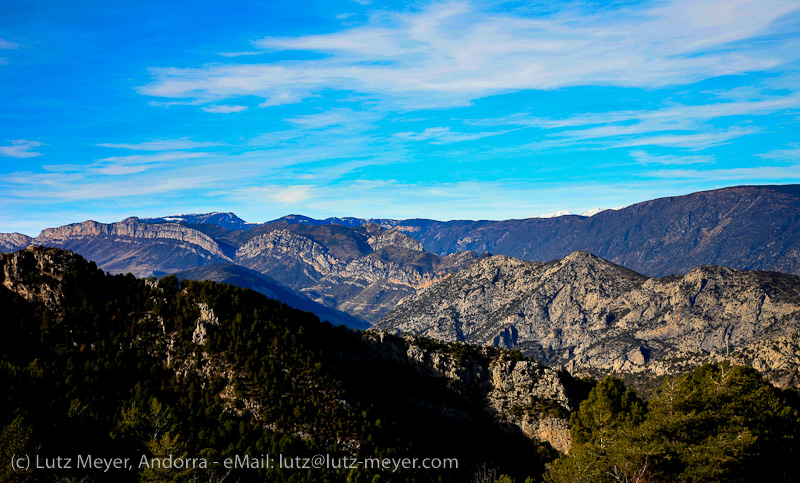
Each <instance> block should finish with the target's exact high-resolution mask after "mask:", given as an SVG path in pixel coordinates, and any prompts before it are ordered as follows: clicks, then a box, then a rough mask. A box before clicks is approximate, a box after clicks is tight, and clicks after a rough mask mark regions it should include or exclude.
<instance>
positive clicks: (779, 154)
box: [757, 144, 800, 161]
mask: <svg viewBox="0 0 800 483" xmlns="http://www.w3.org/2000/svg"><path fill="white" fill-rule="evenodd" d="M757 156H758V157H760V158H762V159H771V160H775V161H800V145H798V144H790V145H789V149H773V150H772V151H768V152H766V153H762V154H758V155H757Z"/></svg>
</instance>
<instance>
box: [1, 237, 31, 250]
mask: <svg viewBox="0 0 800 483" xmlns="http://www.w3.org/2000/svg"><path fill="white" fill-rule="evenodd" d="M31 242H33V238H31V237H29V236H28V235H23V234H22V233H0V253H9V252H15V251H17V250H20V249H22V248H25V247H27V246H28V245H30V244H31Z"/></svg>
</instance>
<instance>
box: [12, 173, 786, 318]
mask: <svg viewBox="0 0 800 483" xmlns="http://www.w3.org/2000/svg"><path fill="white" fill-rule="evenodd" d="M31 243H34V244H43V245H50V246H58V247H62V248H66V249H70V250H74V251H76V252H77V253H80V254H82V255H84V256H86V257H87V258H89V259H91V260H94V261H96V262H97V263H98V264H99V266H100V267H102V268H103V269H105V270H108V271H111V272H112V273H125V272H131V273H134V274H135V275H137V276H151V275H155V276H163V275H166V274H169V273H176V272H179V271H184V270H190V269H193V268H198V267H203V266H206V265H214V264H219V263H235V264H238V265H241V266H243V267H245V268H249V269H252V270H256V271H258V272H260V273H262V274H264V275H267V276H269V277H272V278H273V279H274V280H276V281H277V282H279V283H281V284H283V285H285V286H287V287H288V288H289V289H292V290H294V291H297V292H300V293H303V294H305V295H306V296H308V297H310V298H311V299H313V300H314V301H315V302H317V303H320V304H323V305H325V306H328V307H330V308H334V309H337V310H342V311H345V312H348V313H350V315H352V316H355V317H359V318H362V319H364V320H367V321H375V320H377V319H378V318H380V317H381V316H383V315H384V314H386V313H387V312H388V311H389V310H391V309H392V308H393V307H394V305H395V304H396V303H397V302H398V301H399V300H401V299H402V298H403V297H405V296H407V295H410V294H413V293H415V292H416V291H418V290H420V289H421V288H423V287H426V286H428V285H430V284H431V283H434V282H436V281H439V280H442V279H444V278H445V277H447V276H449V275H450V274H452V273H453V272H454V271H455V270H457V269H459V268H463V267H465V266H466V265H467V264H468V263H470V262H471V261H472V259H474V258H475V256H474V255H473V254H471V253H470V252H474V253H485V252H491V253H494V254H504V255H507V256H513V257H515V258H520V259H526V260H538V261H547V260H554V259H558V258H560V257H564V256H566V255H567V254H569V253H571V252H573V251H588V252H590V253H593V254H595V255H598V256H601V257H603V258H605V259H607V260H609V261H612V262H614V263H617V264H620V265H623V266H625V267H627V268H629V269H633V270H636V271H638V272H640V273H643V274H645V275H648V276H666V275H670V274H673V273H688V272H689V271H690V270H692V269H693V268H695V267H697V266H701V265H721V266H727V267H731V268H736V269H747V270H754V269H756V270H775V271H783V272H786V273H794V274H800V185H786V186H739V187H731V188H724V189H719V190H712V191H705V192H698V193H692V194H689V195H684V196H676V197H669V198H660V199H657V200H651V201H646V202H642V203H637V204H634V205H631V206H628V207H625V208H622V209H618V210H605V211H602V212H600V213H597V214H595V215H594V216H592V217H585V216H578V215H568V216H557V217H553V218H528V219H521V220H504V221H486V220H483V221H466V220H461V221H448V222H441V221H434V220H421V219H416V220H391V219H361V218H328V219H325V220H315V219H313V218H309V217H304V216H302V215H288V216H285V217H283V218H280V219H277V220H273V221H270V222H267V223H264V224H251V223H247V222H244V221H243V220H241V219H240V218H238V217H236V215H234V214H232V213H208V214H192V215H175V216H168V217H162V218H149V219H137V218H135V217H131V218H128V219H126V220H124V221H122V222H118V223H111V224H103V223H97V222H92V221H87V222H84V223H78V224H73V225H67V226H64V227H60V228H54V229H47V230H44V231H43V232H42V234H40V235H39V236H38V237H36V238H29V237H27V236H25V235H20V234H2V235H0V250H2V251H6V252H8V251H13V250H16V249H20V248H24V247H25V246H27V245H29V244H31ZM423 250H424V251H423ZM420 253H424V255H420ZM460 253H467V254H466V255H454V257H453V258H450V257H449V255H451V254H460Z"/></svg>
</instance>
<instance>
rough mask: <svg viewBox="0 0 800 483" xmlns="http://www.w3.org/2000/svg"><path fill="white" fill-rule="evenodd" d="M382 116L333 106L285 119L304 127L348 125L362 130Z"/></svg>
mask: <svg viewBox="0 0 800 483" xmlns="http://www.w3.org/2000/svg"><path fill="white" fill-rule="evenodd" d="M382 117H383V116H382V115H381V114H379V113H376V112H371V111H355V110H353V109H348V108H335V109H329V110H327V111H323V112H320V113H317V114H307V115H300V116H294V117H290V118H287V119H286V121H287V122H289V123H291V124H293V125H295V126H299V127H302V128H306V129H320V128H328V127H331V126H341V127H348V128H349V129H350V130H358V131H359V132H362V131H364V130H366V129H369V128H371V127H372V125H373V123H374V122H376V121H378V120H380V119H381V118H382Z"/></svg>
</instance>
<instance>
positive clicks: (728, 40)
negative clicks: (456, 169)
mask: <svg viewBox="0 0 800 483" xmlns="http://www.w3.org/2000/svg"><path fill="white" fill-rule="evenodd" d="M564 5H565V7H564V8H565V10H561V11H557V12H555V13H546V14H543V15H540V16H538V17H532V16H527V17H526V16H512V15H508V14H498V13H494V12H491V11H487V10H483V9H481V8H479V7H476V6H474V5H473V4H470V3H466V2H449V3H436V4H433V5H430V6H428V7H426V8H425V9H423V10H422V11H418V12H413V13H398V14H389V13H385V12H381V13H380V14H376V15H374V16H373V17H372V18H371V20H370V21H369V22H367V23H366V24H364V25H361V26H359V27H355V28H351V29H348V30H343V31H339V32H335V33H330V34H323V35H308V36H300V37H281V38H274V37H270V38H264V39H262V40H259V41H257V42H255V46H256V47H258V48H261V49H265V50H272V51H274V50H284V51H298V52H300V51H310V52H318V53H322V54H325V55H327V57H325V58H323V59H313V60H301V61H278V62H273V63H262V64H242V65H232V66H231V65H210V66H208V67H201V68H194V69H178V68H159V69H153V71H152V72H153V75H154V76H155V78H156V79H155V81H154V82H152V83H150V84H149V85H146V86H144V87H142V88H141V92H142V93H144V94H147V95H151V96H158V97H173V98H198V99H204V100H207V101H213V100H219V99H225V98H231V97H236V96H243V95H256V96H262V97H264V98H266V99H267V101H266V102H265V105H273V104H275V103H279V102H280V99H281V98H282V97H285V98H288V99H290V100H292V101H293V102H296V101H297V100H298V98H300V97H302V96H303V95H305V94H307V93H312V92H315V91H319V90H322V89H330V88H332V89H342V90H350V91H357V92H363V93H370V94H379V95H382V96H389V97H393V98H395V100H400V101H402V103H403V104H404V105H409V104H413V103H415V102H416V103H421V102H428V103H432V104H435V103H439V104H441V105H458V104H464V103H467V102H469V101H470V100H473V99H476V98H480V97H484V96H486V95H491V94H495V93H499V92H507V91H513V90H520V89H555V88H561V87H567V86H575V85H611V86H632V87H645V88H654V87H662V86H669V85H679V84H686V83H691V82H696V81H698V80H701V79H705V78H709V77H714V76H720V75H728V74H741V73H745V72H752V71H761V70H765V69H772V68H775V67H777V66H780V65H783V64H786V63H787V62H790V61H792V60H796V59H797V58H798V57H800V53H798V52H796V51H795V52H792V50H791V49H784V48H782V47H783V43H781V42H780V41H774V42H772V43H764V42H762V43H758V42H751V43H748V42H747V41H748V40H749V39H753V38H755V37H757V36H759V35H762V34H764V33H765V32H768V31H770V29H773V28H774V25H773V24H774V22H775V21H776V20H777V19H779V18H781V17H783V16H785V15H787V14H789V13H791V12H793V11H796V10H797V9H798V8H800V4H798V3H797V2H796V1H793V0H738V1H735V2H730V1H727V0H706V1H695V0H673V1H670V2H668V3H666V4H663V5H662V6H660V7H658V8H650V9H642V8H638V9H637V8H633V7H625V8H621V9H617V10H603V11H601V12H592V13H587V12H583V11H580V10H579V9H578V8H577V7H575V6H574V4H572V6H570V5H571V4H564ZM709 12H717V13H715V14H709ZM776 38H779V37H776ZM787 42H788V41H787ZM784 43H786V42H784ZM734 44H735V45H734ZM776 44H779V45H776ZM795 50H796V49H795ZM420 93H425V94H426V95H425V97H424V98H421V99H420V98H418V97H419V96H418V94H420Z"/></svg>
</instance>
